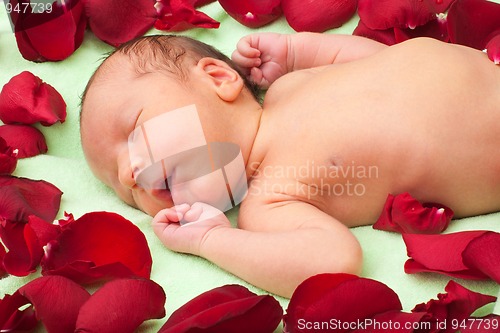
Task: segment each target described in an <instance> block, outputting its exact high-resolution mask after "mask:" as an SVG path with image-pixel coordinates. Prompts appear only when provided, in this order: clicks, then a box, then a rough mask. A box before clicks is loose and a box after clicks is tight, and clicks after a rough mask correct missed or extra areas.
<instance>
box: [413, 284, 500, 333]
mask: <svg viewBox="0 0 500 333" xmlns="http://www.w3.org/2000/svg"><path fill="white" fill-rule="evenodd" d="M445 291H446V294H438V299H437V300H430V301H429V302H427V303H422V304H418V305H416V306H415V308H414V309H413V310H412V311H413V312H426V313H428V314H429V315H430V316H431V318H432V319H435V320H437V321H438V322H441V323H442V322H445V321H446V323H447V325H446V329H442V330H441V331H440V332H441V333H454V332H455V331H456V329H454V328H453V325H452V321H456V322H460V321H462V320H464V319H466V318H469V316H470V315H471V314H472V313H473V312H474V311H476V310H477V309H479V308H480V307H482V306H484V305H486V304H488V303H492V302H494V301H495V300H496V297H493V296H490V295H483V294H480V293H476V292H473V291H470V290H469V289H467V288H464V287H462V286H461V285H459V284H458V283H456V282H455V281H450V282H448V284H447V285H446V287H445ZM455 328H456V326H455Z"/></svg>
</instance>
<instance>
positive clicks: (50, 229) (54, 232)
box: [28, 215, 61, 246]
mask: <svg viewBox="0 0 500 333" xmlns="http://www.w3.org/2000/svg"><path fill="white" fill-rule="evenodd" d="M28 225H29V226H30V227H31V229H32V230H33V232H34V233H35V235H36V238H37V239H38V242H39V243H40V245H41V246H45V245H47V243H49V242H50V241H52V240H54V239H56V238H57V237H58V236H59V235H60V234H61V227H60V226H59V225H56V224H52V223H49V222H47V221H45V220H43V219H41V218H39V217H38V216H35V215H31V216H29V217H28Z"/></svg>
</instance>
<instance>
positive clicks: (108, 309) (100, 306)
mask: <svg viewBox="0 0 500 333" xmlns="http://www.w3.org/2000/svg"><path fill="white" fill-rule="evenodd" d="M165 300H166V296H165V292H164V291H163V289H162V287H160V286H159V285H158V284H156V283H154V282H153V281H151V280H145V279H120V280H113V281H110V282H108V283H106V284H105V285H104V286H102V287H101V288H100V289H99V290H97V291H96V292H95V293H94V294H93V295H92V297H91V298H90V299H89V300H88V301H87V302H86V303H85V304H83V306H82V307H81V309H80V313H79V315H78V320H77V322H76V331H75V332H99V333H108V332H109V333H115V332H123V333H126V332H135V330H136V328H137V327H138V326H139V325H140V324H142V322H144V321H145V320H148V319H159V318H163V317H164V316H165ZM110 314H112V315H110ZM68 332H69V331H68ZM71 332H73V331H71Z"/></svg>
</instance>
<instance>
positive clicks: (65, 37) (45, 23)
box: [13, 0, 87, 62]
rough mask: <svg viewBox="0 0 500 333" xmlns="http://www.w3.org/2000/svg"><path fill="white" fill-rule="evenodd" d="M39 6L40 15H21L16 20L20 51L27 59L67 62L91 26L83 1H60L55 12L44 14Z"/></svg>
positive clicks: (53, 7)
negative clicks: (86, 29) (87, 26)
mask: <svg viewBox="0 0 500 333" xmlns="http://www.w3.org/2000/svg"><path fill="white" fill-rule="evenodd" d="M14 2H17V1H14ZM14 2H13V6H15V3H14ZM44 5H45V3H44ZM34 7H35V6H34ZM37 7H38V8H37V10H38V11H39V12H38V13H36V12H33V13H30V12H26V13H19V15H18V16H17V17H16V18H15V19H14V20H13V22H14V27H15V31H16V33H15V34H16V41H17V45H18V48H19V51H20V52H21V54H22V56H23V57H24V58H25V59H27V60H31V61H36V62H42V61H47V60H49V61H59V60H64V59H66V58H67V57H69V56H70V55H71V54H73V52H75V50H76V49H78V48H79V47H80V45H81V44H82V41H83V34H84V33H85V27H86V23H87V18H86V17H85V13H84V8H83V1H82V0H66V1H64V2H63V3H61V2H60V1H57V2H54V3H53V4H52V6H51V11H48V10H46V11H43V12H42V11H41V8H40V6H37ZM22 8H24V7H22Z"/></svg>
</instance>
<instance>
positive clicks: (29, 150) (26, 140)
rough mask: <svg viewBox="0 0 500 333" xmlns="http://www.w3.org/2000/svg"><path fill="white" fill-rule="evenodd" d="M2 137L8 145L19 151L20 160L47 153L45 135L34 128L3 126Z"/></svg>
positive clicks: (0, 128)
mask: <svg viewBox="0 0 500 333" xmlns="http://www.w3.org/2000/svg"><path fill="white" fill-rule="evenodd" d="M0 137H1V138H3V139H4V140H5V142H6V143H7V145H9V146H10V147H12V148H13V149H17V150H18V153H17V157H18V158H26V157H32V156H36V155H38V154H45V153H46V152H47V143H46V142H45V137H44V136H43V133H42V132H40V131H39V130H38V129H37V128H35V127H32V126H26V125H2V126H0Z"/></svg>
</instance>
